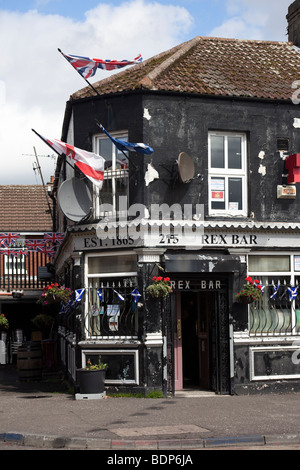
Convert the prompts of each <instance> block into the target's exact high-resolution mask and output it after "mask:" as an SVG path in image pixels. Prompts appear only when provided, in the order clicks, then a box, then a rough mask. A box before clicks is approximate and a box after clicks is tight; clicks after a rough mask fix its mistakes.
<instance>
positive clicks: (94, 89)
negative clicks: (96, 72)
mask: <svg viewBox="0 0 300 470" xmlns="http://www.w3.org/2000/svg"><path fill="white" fill-rule="evenodd" d="M57 50H58V51H59V52H60V53H61V55H62V56H63V57H64V58H65V59H66V57H65V56H64V53H63V52H62V51H61V49H59V48H58V49H57ZM66 60H67V59H66ZM68 62H69V61H68ZM69 63H70V64H71V65H72V67H73V69H75V70H76V72H77V73H78V74H79V75H80V76H81V78H83V79H84V80H85V81H86V83H87V84H88V85H89V86H90V87H91V88H92V89H93V91H94V92H95V93H96V94H97V95H98V96H101V95H100V93H98V91H97V90H96V88H95V87H93V85H92V84H91V83H90V82H89V81H88V80H87V79H86V78H85V77H84V76H83V75H81V73H80V72H79V70H77V68H76V67H74V65H73V64H72V63H71V62H69Z"/></svg>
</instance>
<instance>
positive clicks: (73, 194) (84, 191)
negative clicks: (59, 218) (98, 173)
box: [57, 178, 92, 222]
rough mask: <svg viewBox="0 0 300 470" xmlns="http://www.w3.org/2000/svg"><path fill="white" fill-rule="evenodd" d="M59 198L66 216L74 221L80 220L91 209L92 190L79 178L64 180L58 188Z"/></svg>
mask: <svg viewBox="0 0 300 470" xmlns="http://www.w3.org/2000/svg"><path fill="white" fill-rule="evenodd" d="M57 199H58V203H59V205H60V208H61V210H62V211H63V213H64V214H65V216H66V217H67V218H68V219H70V220H72V221H73V222H80V221H81V220H82V219H84V218H85V217H86V216H87V215H89V213H90V211H91V207H92V197H91V193H90V190H89V188H88V186H87V185H86V183H85V182H84V181H83V180H80V179H79V178H70V179H67V180H66V181H64V182H63V183H62V185H61V186H60V188H59V190H58V194H57Z"/></svg>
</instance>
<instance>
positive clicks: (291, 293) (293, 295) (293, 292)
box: [288, 287, 298, 302]
mask: <svg viewBox="0 0 300 470" xmlns="http://www.w3.org/2000/svg"><path fill="white" fill-rule="evenodd" d="M288 291H289V301H290V302H291V301H292V300H295V298H296V297H297V291H298V287H288Z"/></svg>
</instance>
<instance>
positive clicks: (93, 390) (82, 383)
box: [77, 356, 107, 395]
mask: <svg viewBox="0 0 300 470" xmlns="http://www.w3.org/2000/svg"><path fill="white" fill-rule="evenodd" d="M106 370H107V364H105V363H103V362H102V361H101V356H99V360H98V363H97V364H92V363H91V361H90V359H89V360H88V361H87V365H86V367H84V368H82V369H77V377H78V382H79V389H80V393H81V394H88V395H89V394H101V393H103V392H104V384H105V375H106Z"/></svg>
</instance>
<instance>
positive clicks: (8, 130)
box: [0, 0, 192, 184]
mask: <svg viewBox="0 0 300 470" xmlns="http://www.w3.org/2000/svg"><path fill="white" fill-rule="evenodd" d="M0 8H1V7H0ZM191 25H192V18H191V16H190V14H189V13H188V12H187V10H186V9H185V8H182V7H176V6H164V5H161V4H159V3H149V2H146V1H144V0H132V1H128V2H123V3H121V4H120V5H119V6H111V5H109V4H99V5H98V6H97V7H96V8H94V9H93V10H90V11H87V12H86V15H85V19H84V20H83V21H80V22H79V21H75V20H72V19H71V18H64V17H62V16H59V15H42V14H39V13H38V12H37V11H36V10H31V11H28V12H27V13H24V14H21V13H17V12H13V13H12V12H7V11H1V9H0V44H5V47H3V48H2V50H1V62H0V64H1V65H0V84H1V89H0V93H1V95H0V103H1V123H0V124H1V125H0V161H1V173H0V184H35V183H36V182H39V183H40V180H39V181H37V180H36V177H35V175H34V172H33V170H32V163H33V161H34V158H33V157H32V158H31V157H28V156H24V155H27V154H33V147H34V146H35V147H36V150H37V152H38V154H42V155H44V154H47V153H51V149H50V148H48V147H46V146H45V144H44V143H43V142H42V141H41V140H40V139H39V138H38V137H36V136H35V134H33V132H32V131H31V129H32V128H34V129H35V130H36V131H37V132H40V133H41V134H43V135H45V136H49V137H58V138H59V137H60V135H61V126H62V120H63V114H64V109H65V103H66V101H67V100H68V98H69V96H70V94H72V93H73V92H75V91H76V90H78V89H80V88H82V87H84V86H85V85H86V83H85V82H84V80H83V79H82V78H81V77H80V76H79V75H78V74H77V73H76V71H75V70H74V69H72V67H71V65H70V64H69V63H68V62H67V61H66V60H65V59H64V58H63V57H62V56H61V55H60V54H59V52H58V51H57V48H61V49H62V51H63V52H65V53H67V54H78V55H87V56H94V57H98V58H104V59H105V58H116V59H132V58H134V57H136V56H137V55H138V54H139V53H140V52H141V53H142V55H143V57H144V58H147V57H151V56H152V55H154V54H156V53H158V52H160V51H163V50H166V49H168V48H170V47H172V46H174V45H176V44H178V43H180V42H181V41H182V39H183V34H184V33H186V32H187V30H189V28H191ZM107 76H108V73H107V72H104V71H98V72H97V74H96V76H95V77H94V80H93V81H97V80H101V79H102V78H106V77H107ZM40 163H41V166H42V170H43V173H44V178H45V179H48V178H49V176H50V175H51V174H53V168H54V164H53V160H51V159H46V158H41V159H40Z"/></svg>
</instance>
